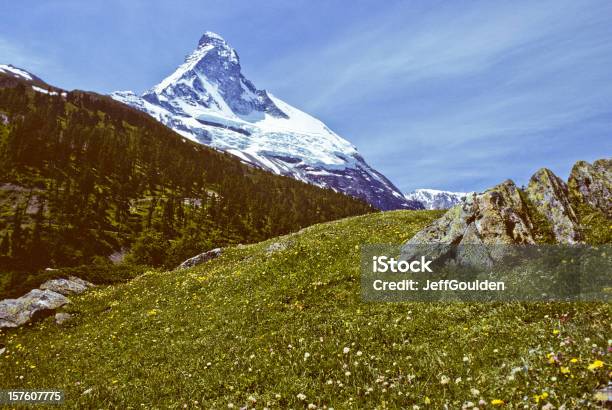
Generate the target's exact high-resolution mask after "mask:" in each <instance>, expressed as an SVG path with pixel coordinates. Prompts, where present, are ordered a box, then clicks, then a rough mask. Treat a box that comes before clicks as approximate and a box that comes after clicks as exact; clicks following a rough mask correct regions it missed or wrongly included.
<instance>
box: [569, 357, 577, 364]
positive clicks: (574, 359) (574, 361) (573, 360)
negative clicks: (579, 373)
mask: <svg viewBox="0 0 612 410" xmlns="http://www.w3.org/2000/svg"><path fill="white" fill-rule="evenodd" d="M570 362H571V363H578V359H576V358H575V357H574V358H573V359H572V360H570Z"/></svg>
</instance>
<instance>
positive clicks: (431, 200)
mask: <svg viewBox="0 0 612 410" xmlns="http://www.w3.org/2000/svg"><path fill="white" fill-rule="evenodd" d="M469 194H470V192H450V191H440V190H438V189H415V190H414V191H412V192H410V193H408V194H406V199H408V200H411V201H417V202H420V203H421V204H422V205H423V207H425V209H448V208H452V207H453V206H455V205H457V204H458V203H460V202H462V201H463V200H464V199H465V198H466V197H467V196H468V195H469Z"/></svg>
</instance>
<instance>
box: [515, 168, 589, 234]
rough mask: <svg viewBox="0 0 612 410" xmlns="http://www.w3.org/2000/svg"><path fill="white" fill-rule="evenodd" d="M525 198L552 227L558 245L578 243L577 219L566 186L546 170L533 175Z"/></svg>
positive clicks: (543, 169)
mask: <svg viewBox="0 0 612 410" xmlns="http://www.w3.org/2000/svg"><path fill="white" fill-rule="evenodd" d="M526 194H527V197H528V198H529V200H530V201H531V203H532V204H533V205H534V206H535V208H536V211H537V212H539V213H540V214H542V215H543V216H544V217H545V218H546V219H547V220H548V222H549V223H550V225H551V227H552V231H553V234H554V236H555V240H556V241H557V242H559V243H567V244H573V243H578V242H580V229H579V223H578V218H577V216H576V213H575V212H574V209H573V208H572V205H571V203H570V199H569V191H568V188H567V184H566V183H565V182H563V180H561V178H559V177H558V176H556V175H555V174H554V173H553V172H552V171H550V170H549V169H546V168H542V169H540V170H539V171H538V172H536V173H535V174H533V176H532V177H531V179H530V181H529V185H528V186H527V190H526Z"/></svg>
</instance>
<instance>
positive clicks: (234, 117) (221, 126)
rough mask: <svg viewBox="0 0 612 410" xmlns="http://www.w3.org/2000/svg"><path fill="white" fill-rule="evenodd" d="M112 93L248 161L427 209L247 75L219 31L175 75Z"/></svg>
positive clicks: (377, 203)
mask: <svg viewBox="0 0 612 410" xmlns="http://www.w3.org/2000/svg"><path fill="white" fill-rule="evenodd" d="M112 97H113V98H114V99H116V100H118V101H121V102H123V103H125V104H128V105H131V106H133V107H135V108H137V109H139V110H141V111H144V112H146V113H148V114H150V115H151V116H153V117H154V118H156V119H157V120H159V121H161V122H162V123H164V124H165V125H167V126H168V127H170V128H172V129H174V130H175V131H177V132H179V133H180V134H182V135H184V136H185V137H187V138H189V139H191V140H193V141H197V142H199V143H201V144H205V145H208V146H211V147H213V148H215V149H218V150H222V151H225V152H229V153H231V154H233V155H236V156H237V157H239V158H240V159H241V160H242V161H243V162H245V163H247V164H250V165H253V166H256V167H260V168H263V169H265V170H268V171H272V172H274V173H276V174H280V175H286V176H291V177H293V178H295V179H298V180H300V181H304V182H308V183H311V184H314V185H317V186H320V187H327V188H332V189H334V190H336V191H338V192H342V193H345V194H347V195H351V196H355V197H358V198H361V199H363V200H366V201H367V202H369V203H370V204H372V205H373V206H374V207H376V208H378V209H382V210H389V209H422V208H423V207H422V205H421V204H420V203H419V202H417V201H413V200H410V199H406V198H405V197H404V196H403V195H402V194H401V192H400V191H399V190H398V189H397V188H396V187H395V186H394V185H393V184H392V183H391V182H390V181H389V180H388V179H387V178H385V176H384V175H382V174H381V173H379V172H377V171H376V170H375V169H373V168H372V167H370V166H369V165H368V164H367V163H366V161H365V160H364V159H363V158H362V157H361V155H359V153H358V152H357V149H356V148H355V147H354V146H353V145H352V144H351V143H349V142H348V141H346V140H345V139H343V138H341V137H340V136H338V135H337V134H335V133H334V132H333V131H331V130H330V129H329V128H327V127H326V126H325V124H323V123H322V122H321V121H319V120H317V119H316V118H314V117H312V116H310V115H308V114H306V113H304V112H302V111H300V110H298V109H297V108H295V107H293V106H291V105H289V104H287V103H285V102H284V101H282V100H280V99H278V98H276V97H275V96H273V95H272V94H270V93H268V92H267V91H265V90H260V89H258V88H257V87H255V85H254V84H253V83H252V82H251V81H249V80H248V79H247V78H246V77H245V76H244V75H243V74H242V71H241V66H240V59H239V57H238V54H237V53H236V51H235V50H234V49H233V48H232V47H230V46H229V45H228V44H227V42H226V41H225V40H223V38H221V37H220V36H219V35H217V34H215V33H211V32H206V33H205V34H204V35H203V36H202V38H201V39H200V41H199V43H198V46H197V48H196V49H195V50H194V51H193V52H192V53H191V54H190V55H188V56H187V57H186V58H185V62H184V63H183V64H182V65H180V66H179V67H178V68H177V69H176V71H174V73H172V74H171V75H169V76H168V77H166V78H165V79H164V80H162V81H161V82H160V83H159V84H157V85H156V86H155V87H153V88H151V89H150V90H148V91H146V92H145V93H143V94H142V95H141V96H137V95H135V94H134V93H133V92H131V91H118V92H115V93H113V94H112Z"/></svg>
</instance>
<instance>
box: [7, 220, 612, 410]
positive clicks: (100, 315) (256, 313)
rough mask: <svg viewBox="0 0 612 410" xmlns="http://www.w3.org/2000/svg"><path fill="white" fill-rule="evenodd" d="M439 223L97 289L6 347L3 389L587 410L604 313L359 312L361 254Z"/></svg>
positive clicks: (367, 226)
mask: <svg viewBox="0 0 612 410" xmlns="http://www.w3.org/2000/svg"><path fill="white" fill-rule="evenodd" d="M439 215H440V213H439V212H435V211H434V212H432V211H418V212H414V211H398V212H387V213H380V214H372V215H366V216H361V217H356V218H350V219H344V220H341V221H337V222H333V223H328V224H321V225H316V226H313V227H311V228H308V229H306V230H304V231H302V232H301V233H298V234H296V235H293V236H286V237H283V238H281V239H280V241H282V242H287V243H289V244H290V246H289V247H288V248H287V249H285V250H282V251H278V252H276V253H274V254H272V255H266V252H265V249H266V247H267V246H269V244H270V243H272V242H274V240H271V241H267V242H263V243H260V244H256V245H252V246H248V247H244V248H232V249H230V250H228V251H227V252H226V254H225V255H224V256H223V257H221V258H220V259H217V260H215V261H212V262H209V263H207V264H205V265H203V266H200V267H197V268H195V269H192V270H189V271H183V272H168V273H149V274H145V275H143V276H140V277H139V278H137V279H135V280H134V281H132V282H130V283H128V284H124V285H118V286H113V287H106V288H99V289H98V290H96V291H92V292H90V293H88V294H85V295H82V296H80V297H78V298H74V300H73V303H72V304H71V306H70V307H69V308H68V309H67V310H68V311H70V312H75V313H77V314H78V318H77V319H75V320H74V322H73V323H72V324H71V325H66V326H65V327H58V326H56V325H55V324H53V323H52V321H51V319H47V320H45V321H44V322H43V323H39V324H35V325H33V326H30V327H26V328H24V329H22V330H17V331H15V332H12V333H11V334H9V335H5V339H6V340H5V343H6V344H7V348H8V351H9V354H8V355H6V354H5V355H4V356H2V357H0V374H1V375H2V385H3V386H2V387H3V388H9V387H23V388H42V387H45V388H63V389H65V390H66V394H67V404H69V405H71V406H75V407H76V406H80V407H95V406H96V405H98V406H100V405H101V404H102V403H105V404H104V406H105V407H107V406H108V407H119V408H128V405H131V406H132V407H140V403H144V404H145V405H146V406H147V407H163V408H180V407H183V406H184V405H187V407H189V408H192V407H202V408H227V405H228V403H232V404H234V405H235V406H236V407H240V406H244V405H247V404H249V407H252V406H253V405H254V406H256V407H258V408H261V407H264V406H266V405H268V406H269V407H270V406H271V407H282V408H288V407H293V408H304V407H305V406H306V405H308V404H309V403H314V404H316V405H317V406H319V407H323V406H331V407H335V408H336V409H338V408H349V407H353V408H364V407H365V408H372V407H375V406H379V407H385V406H386V407H391V408H395V407H404V408H405V407H408V406H412V405H414V404H417V405H420V406H421V407H422V408H423V406H425V407H427V404H428V403H430V405H431V407H433V408H439V407H441V406H442V404H444V403H448V404H449V406H450V407H451V408H458V407H460V406H461V404H462V403H464V402H465V401H473V402H476V403H477V402H478V400H479V399H484V400H486V401H487V403H488V404H490V402H491V400H494V399H499V400H504V401H505V403H506V404H512V405H519V404H520V405H521V407H522V404H524V403H529V404H530V405H532V406H535V405H536V399H535V398H534V396H536V395H542V394H546V395H548V397H547V398H546V399H544V400H540V402H539V404H540V405H541V404H543V403H545V402H546V401H550V402H552V403H553V404H555V405H558V404H561V403H566V406H567V408H576V407H583V406H585V403H582V404H578V400H579V399H580V398H582V397H585V398H587V399H588V400H591V397H592V392H593V391H594V390H595V389H596V388H597V387H598V386H601V385H602V384H604V383H606V382H607V380H608V372H609V371H610V367H609V364H608V363H609V354H608V353H604V352H606V351H607V344H608V337H609V336H610V334H611V329H610V326H611V321H610V317H611V313H612V312H611V308H610V306H609V305H606V304H518V303H516V304H501V303H498V304H460V303H456V304H444V305H437V304H417V303H413V304H407V303H403V304H375V303H370V304H366V303H362V302H361V300H360V290H359V272H358V260H359V245H360V244H363V243H398V242H401V241H404V240H406V239H407V238H408V237H410V236H411V235H413V234H414V233H415V232H416V231H417V230H418V229H420V228H422V227H424V226H425V225H426V224H427V223H429V222H430V221H432V220H433V219H435V217H437V216H439ZM345 347H348V348H349V349H350V351H349V353H347V354H345V353H343V350H344V348H345ZM360 352H361V353H360ZM306 353H308V354H309V357H306V356H307V355H306ZM550 353H554V356H551V355H550ZM606 354H607V355H608V356H607V357H606V356H605V355H606ZM602 355H603V356H602ZM573 358H575V359H576V360H575V361H572V360H571V359H573ZM597 359H601V360H603V361H604V362H605V363H606V364H604V365H603V367H601V368H598V369H594V370H588V369H587V366H588V365H589V364H591V363H593V362H594V361H595V360H597ZM550 362H552V363H550ZM519 368H520V369H519ZM513 369H515V370H513ZM517 369H518V370H517ZM563 372H566V374H564V373H563ZM22 376H23V378H21V377H22ZM447 380H448V383H444V382H446V381H447ZM88 389H92V390H91V391H90V392H89V393H86V394H82V393H83V392H84V391H87V390H88ZM473 389H476V390H478V391H479V392H476V391H475V390H473ZM298 394H304V395H305V396H306V400H305V401H301V400H299V399H298V398H297V395H298ZM524 397H526V399H524ZM253 400H256V403H255V402H254V401H253ZM196 402H197V404H196Z"/></svg>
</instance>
